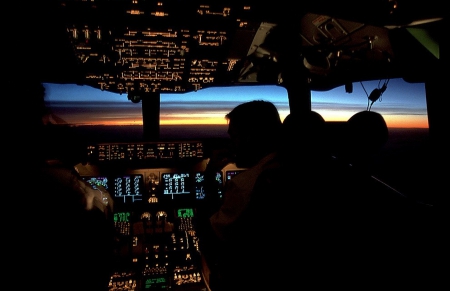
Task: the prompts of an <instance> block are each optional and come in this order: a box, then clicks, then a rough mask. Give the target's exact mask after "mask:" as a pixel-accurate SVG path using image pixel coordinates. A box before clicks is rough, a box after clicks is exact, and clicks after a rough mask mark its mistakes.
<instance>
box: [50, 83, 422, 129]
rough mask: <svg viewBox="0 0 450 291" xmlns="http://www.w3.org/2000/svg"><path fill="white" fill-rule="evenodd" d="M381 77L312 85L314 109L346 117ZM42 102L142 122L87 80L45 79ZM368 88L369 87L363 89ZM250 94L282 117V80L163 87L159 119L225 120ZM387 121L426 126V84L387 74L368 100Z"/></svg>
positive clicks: (122, 100) (61, 111) (76, 118)
mask: <svg viewBox="0 0 450 291" xmlns="http://www.w3.org/2000/svg"><path fill="white" fill-rule="evenodd" d="M385 81H387V80H381V81H370V82H369V81H366V82H363V83H362V85H363V86H364V88H363V86H362V85H361V83H359V82H358V83H354V84H353V93H346V92H345V89H344V87H338V88H335V89H333V90H331V91H326V92H318V91H313V92H312V93H311V95H312V99H311V100H312V110H314V111H317V112H319V113H320V114H321V115H322V116H323V117H324V119H325V120H326V121H346V120H348V119H349V118H350V117H351V116H352V115H353V114H355V113H356V112H358V111H362V110H365V109H366V108H367V105H368V102H367V101H368V98H367V94H370V93H371V92H372V90H373V89H375V88H381V86H382V85H383V83H384V82H385ZM44 86H45V88H46V102H47V105H48V107H49V108H51V111H52V113H53V115H54V116H56V119H62V120H64V121H65V122H67V123H69V124H75V125H140V124H142V104H141V103H133V102H131V101H130V100H128V99H127V95H126V94H122V95H120V94H115V93H111V92H106V91H101V90H99V89H95V88H92V87H90V86H79V85H71V84H48V83H45V84H44ZM366 92H367V93H366ZM254 99H263V100H268V101H271V102H273V103H274V104H275V105H276V106H277V108H278V110H279V112H280V116H281V118H282V119H284V118H285V116H286V115H287V114H288V113H289V107H288V98H287V92H286V90H285V89H284V88H282V87H280V86H246V87H224V88H208V89H202V90H199V91H197V92H190V93H184V94H168V93H162V94H161V97H160V101H161V105H160V115H161V119H160V124H161V125H169V124H173V125H179V124H226V120H225V119H224V116H225V114H226V113H228V112H229V111H230V110H231V109H232V108H233V107H235V106H236V105H238V104H240V103H242V102H245V101H250V100H254ZM371 110H372V111H377V112H379V113H381V114H382V115H383V116H384V118H385V120H386V123H387V125H388V127H408V128H428V118H427V107H426V99H425V85H424V84H423V83H407V82H405V81H403V80H402V79H393V80H389V83H388V84H387V90H386V91H385V92H384V93H383V94H382V95H381V97H380V99H379V100H378V101H376V102H375V103H374V104H373V105H372V109H371Z"/></svg>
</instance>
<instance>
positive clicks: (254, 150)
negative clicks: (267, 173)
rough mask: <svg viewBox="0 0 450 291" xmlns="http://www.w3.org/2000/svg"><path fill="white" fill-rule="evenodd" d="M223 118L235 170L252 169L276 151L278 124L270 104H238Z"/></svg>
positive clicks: (254, 102) (278, 119)
mask: <svg viewBox="0 0 450 291" xmlns="http://www.w3.org/2000/svg"><path fill="white" fill-rule="evenodd" d="M225 118H226V119H227V120H228V134H229V135H230V138H231V140H232V142H233V145H234V151H235V155H236V156H235V159H236V166H238V167H242V168H248V167H251V166H254V165H255V164H256V163H257V162H258V161H259V160H260V159H261V158H263V157H264V156H265V155H267V154H269V153H271V152H273V151H275V150H277V145H278V143H279V138H280V133H281V126H282V122H281V119H280V115H279V113H278V110H277V108H276V107H275V105H274V104H273V103H271V102H267V101H263V100H254V101H249V102H246V103H242V104H240V105H238V106H236V107H235V108H234V109H233V110H232V111H231V112H229V113H228V114H227V115H226V116H225Z"/></svg>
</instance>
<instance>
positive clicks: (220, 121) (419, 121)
mask: <svg viewBox="0 0 450 291" xmlns="http://www.w3.org/2000/svg"><path fill="white" fill-rule="evenodd" d="M280 117H281V120H284V118H285V117H286V116H280ZM384 119H385V120H386V124H387V126H388V127H392V128H429V125H428V118H427V117H426V116H416V115H402V116H396V115H386V116H384ZM325 120H326V121H331V122H332V121H347V120H348V118H335V119H331V118H325ZM73 124H76V125H77V126H79V125H104V126H114V125H117V126H123V125H143V121H142V120H135V119H123V120H122V119H121V120H117V119H111V120H99V121H95V122H86V123H73ZM160 125H227V121H226V119H225V118H224V117H221V118H217V117H216V118H207V117H204V118H200V117H194V118H181V117H178V118H174V117H171V118H165V119H161V120H160Z"/></svg>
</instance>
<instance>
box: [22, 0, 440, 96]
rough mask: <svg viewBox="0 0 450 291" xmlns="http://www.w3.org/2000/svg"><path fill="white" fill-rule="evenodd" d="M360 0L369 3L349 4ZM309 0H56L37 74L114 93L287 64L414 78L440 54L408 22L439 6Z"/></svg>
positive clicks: (298, 70) (232, 80)
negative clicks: (295, 2) (298, 1)
mask: <svg viewBox="0 0 450 291" xmlns="http://www.w3.org/2000/svg"><path fill="white" fill-rule="evenodd" d="M283 1H284V0H282V1H281V2H283ZM208 2H210V3H209V4H205V3H208ZM277 2H278V3H281V2H279V1H277ZM336 2H338V3H341V5H337V4H336ZM360 2H364V6H365V7H366V8H365V9H370V8H372V9H371V11H369V12H367V11H366V10H362V11H364V12H362V13H355V12H353V13H350V12H349V11H350V10H348V9H350V8H348V7H361V3H360ZM394 2H395V3H394ZM432 2H434V1H431V2H430V3H429V5H431V4H432ZM51 3H53V2H51ZM314 3H315V4H308V5H304V7H301V8H298V9H293V7H292V4H288V3H286V5H280V6H278V7H277V8H273V7H270V6H267V4H265V5H262V3H260V2H259V1H247V2H245V1H209V0H208V1H142V0H141V1H126V0H123V1H105V0H103V1H76V0H66V1H56V4H57V5H55V6H51V5H49V7H46V10H45V13H44V16H45V17H43V19H45V21H43V22H42V23H41V24H40V25H43V26H42V27H40V26H37V27H34V29H33V31H38V32H39V33H38V36H36V39H33V38H32V36H30V40H32V41H33V40H34V43H35V44H36V45H37V46H38V48H37V52H38V55H39V56H40V57H39V60H38V66H37V67H38V68H40V69H43V70H44V71H43V72H42V71H39V72H38V74H39V75H40V76H41V78H42V81H43V82H55V83H78V84H84V85H89V86H92V87H95V88H99V89H102V90H107V91H111V92H116V93H130V92H132V91H133V92H161V93H164V92H167V93H185V92H190V91H196V90H199V89H202V88H207V87H210V86H229V85H239V84H281V85H283V82H284V81H285V79H286V74H293V75H294V76H304V75H305V74H306V75H307V76H308V78H309V79H310V84H311V88H312V89H313V90H328V89H331V88H334V87H336V86H339V85H343V84H346V83H348V82H354V81H361V80H374V79H381V78H393V77H404V78H405V79H408V76H409V75H411V76H415V77H414V78H415V79H414V81H416V79H419V80H417V81H420V78H421V76H422V75H423V76H426V70H427V69H429V67H430V66H432V65H433V63H434V62H436V61H437V60H438V59H439V55H436V53H434V54H433V53H432V52H430V50H429V49H427V46H425V45H424V44H423V43H421V42H420V40H418V39H417V38H416V37H415V36H416V35H415V34H413V33H411V32H410V31H408V29H409V28H411V27H412V26H414V28H415V29H423V30H426V32H427V33H428V35H430V34H431V35H433V33H434V31H435V30H436V27H440V26H441V25H440V22H441V21H442V20H440V19H441V18H440V17H439V15H436V13H435V12H434V11H439V10H438V9H436V10H435V9H431V8H429V6H428V5H427V7H428V8H425V9H423V10H422V14H419V10H417V9H412V8H411V5H410V6H402V5H406V3H405V1H400V0H398V1H387V0H379V1H376V0H370V1H347V0H341V1H334V2H330V1H314ZM319 4H322V6H321V5H319ZM325 4H326V5H325ZM346 5H347V6H346ZM349 5H351V6H349ZM345 7H347V8H345ZM331 8H333V9H331ZM344 8H345V9H344ZM401 9H403V10H401ZM39 10H42V7H40V9H39ZM322 12H323V13H322ZM364 15H365V16H366V17H365V18H364V17H362V16H364ZM424 17H426V18H424ZM363 19H366V20H367V21H363ZM419 20H420V21H424V22H427V21H429V22H431V23H428V24H425V25H416V23H415V22H417V21H419ZM33 25H34V24H33ZM433 40H434V41H436V38H434V39H433ZM437 43H438V42H437ZM39 61H42V63H39ZM417 76H419V77H417ZM411 79H412V78H411Z"/></svg>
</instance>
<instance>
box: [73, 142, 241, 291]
mask: <svg viewBox="0 0 450 291" xmlns="http://www.w3.org/2000/svg"><path fill="white" fill-rule="evenodd" d="M86 149H87V154H88V157H89V159H88V161H89V162H87V163H85V164H78V165H77V170H78V172H79V174H80V176H81V178H82V179H83V180H85V181H86V182H88V183H90V184H91V185H92V186H93V187H96V186H102V187H104V188H106V189H107V190H108V192H109V193H110V195H111V197H112V199H113V203H114V204H113V205H114V206H113V214H112V215H113V221H114V227H115V233H116V245H115V266H114V270H115V271H114V273H113V275H112V276H111V280H110V286H109V290H110V291H116V290H134V291H140V290H202V291H203V290H206V289H207V288H208V287H207V286H208V283H207V282H208V278H206V277H205V273H204V268H205V267H204V262H202V257H201V250H200V247H199V238H198V237H197V223H196V206H197V205H198V203H201V201H202V200H203V199H204V198H205V195H206V193H205V177H204V171H205V168H206V165H207V163H208V161H209V158H207V157H205V155H204V151H205V147H204V143H203V142H201V141H180V142H172V141H171V142H142V143H101V144H91V145H88V146H87V147H86ZM242 171H245V169H239V168H237V167H236V165H235V164H229V165H227V166H226V167H225V168H223V169H222V170H221V171H218V172H217V173H216V175H215V181H216V182H217V191H214V195H219V197H218V198H220V199H221V198H222V194H223V189H224V186H225V183H226V181H227V180H229V179H231V178H232V177H234V176H235V175H237V174H238V173H240V172H242Z"/></svg>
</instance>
